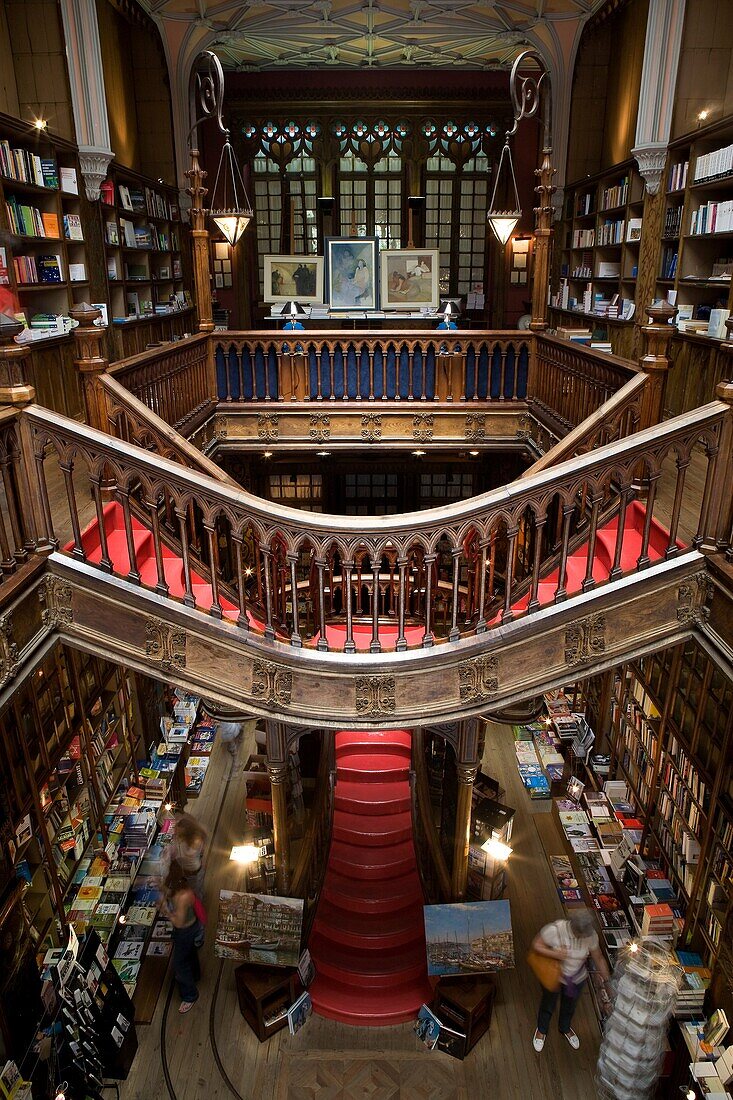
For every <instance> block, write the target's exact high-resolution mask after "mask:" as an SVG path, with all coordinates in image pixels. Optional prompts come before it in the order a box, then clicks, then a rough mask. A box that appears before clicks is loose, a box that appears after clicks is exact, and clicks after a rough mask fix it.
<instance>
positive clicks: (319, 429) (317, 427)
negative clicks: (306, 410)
mask: <svg viewBox="0 0 733 1100" xmlns="http://www.w3.org/2000/svg"><path fill="white" fill-rule="evenodd" d="M308 434H309V435H310V437H311V439H313V440H315V442H316V443H325V442H326V440H328V439H330V438H331V417H330V416H326V415H325V414H324V413H315V414H314V415H312V416H311V418H310V429H309V432H308Z"/></svg>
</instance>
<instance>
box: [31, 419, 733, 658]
mask: <svg viewBox="0 0 733 1100" xmlns="http://www.w3.org/2000/svg"><path fill="white" fill-rule="evenodd" d="M21 417H22V419H23V420H24V421H25V424H26V429H25V430H26V432H27V433H28V447H27V448H26V450H25V453H26V454H30V453H31V451H32V454H33V456H34V461H35V469H32V470H28V469H27V467H26V466H25V465H23V469H22V470H21V471H20V476H21V477H22V478H29V477H33V478H37V481H36V484H35V485H34V486H32V495H33V496H34V498H35V500H36V501H37V513H38V519H37V526H38V528H39V531H40V537H41V539H47V540H48V541H49V542H51V543H52V544H56V541H57V540H56V534H55V531H57V530H61V529H68V530H70V531H71V532H72V539H71V541H70V543H69V544H68V545H67V546H66V547H64V548H62V549H63V552H64V553H66V554H68V555H70V556H71V557H72V558H74V559H76V560H78V561H81V562H89V563H90V564H92V565H94V566H96V567H98V568H99V569H101V570H102V571H103V572H106V573H114V574H115V575H117V576H119V577H122V578H123V579H127V580H129V581H131V582H132V583H135V584H144V585H145V586H146V587H149V588H151V589H153V590H154V591H155V592H156V593H158V594H159V595H160V596H162V597H164V598H166V599H171V600H173V599H175V600H180V601H182V602H183V603H184V604H185V605H187V606H189V607H193V606H196V605H199V606H203V607H204V609H206V610H208V612H209V613H210V614H211V615H212V616H215V617H217V618H221V617H222V616H226V617H227V618H230V619H231V620H232V621H234V622H236V624H237V625H238V626H239V627H240V629H242V630H253V631H256V632H259V633H261V634H263V635H264V637H265V638H268V639H274V638H278V639H280V640H281V641H285V642H289V643H290V644H291V645H292V646H296V647H298V646H310V647H315V648H317V649H319V650H329V649H335V650H339V651H343V652H347V653H349V652H354V651H355V650H359V649H361V650H364V649H368V650H369V651H370V652H372V653H380V652H383V651H385V650H391V649H396V650H404V649H407V648H408V647H411V646H423V647H429V646H432V645H433V644H435V642H440V641H446V640H451V641H454V640H457V639H458V638H460V637H461V636H463V635H467V634H474V633H482V632H484V631H488V630H492V629H494V628H495V627H498V626H500V625H501V624H503V623H507V622H509V621H511V620H512V619H514V618H516V617H517V616H519V615H531V614H533V613H534V612H536V611H537V610H539V608H540V607H542V606H547V605H548V604H552V603H558V602H561V601H563V600H565V599H567V598H568V596H569V595H572V594H575V593H576V592H581V591H582V592H588V591H590V590H592V589H594V588H596V587H597V586H599V585H601V584H603V583H606V582H608V581H613V580H615V579H617V578H619V577H622V576H629V575H632V574H635V573H638V572H641V571H643V570H644V569H646V568H647V567H648V566H649V565H650V564H651V563H652V562H653V561H657V560H665V559H668V558H671V557H674V556H676V555H677V554H679V553H681V552H682V551H683V550H684V549H686V548H689V547H699V546H701V545H705V546H709V547H713V546H716V545H718V546H719V545H727V542H726V540H727V539H728V537H729V534H730V518H731V517H730V500H729V489H728V486H727V479H728V476H729V472H730V461H731V454H730V452H731V440H730V434H731V432H730V411H729V407H728V405H726V404H725V403H724V402H717V401H716V402H712V403H711V404H709V405H706V406H704V407H703V408H701V409H698V410H695V411H694V412H692V413H688V414H685V415H684V416H680V417H677V418H675V419H674V420H670V421H667V422H665V423H664V424H661V425H656V426H654V427H651V428H647V429H645V430H644V431H641V432H639V433H637V434H636V435H634V436H631V437H629V438H627V439H624V440H618V441H616V442H613V443H610V444H606V445H605V446H603V447H599V448H597V449H595V450H593V451H591V452H589V453H588V454H587V455H585V456H584V458H583V463H582V465H581V466H580V468H579V467H578V464H577V462H575V461H574V460H572V459H571V460H569V461H565V462H562V463H560V464H559V465H557V466H554V467H553V468H551V469H549V470H544V471H541V472H540V473H538V474H536V475H534V476H532V477H529V478H527V479H525V480H521V481H518V482H515V483H513V484H511V485H507V486H504V487H502V488H500V489H496V490H493V491H492V492H490V493H486V494H483V495H482V496H478V497H474V498H472V499H469V500H466V501H462V502H458V503H455V504H451V505H449V506H446V507H442V508H433V509H429V510H426V511H423V512H420V513H416V514H409V515H408V514H405V515H397V516H378V517H362V516H358V517H357V516H354V517H343V516H331V515H320V514H316V513H309V512H303V511H297V510H295V509H291V508H287V507H284V506H282V505H278V504H275V503H273V502H270V501H265V500H261V499H259V498H257V497H253V496H251V495H250V494H248V493H246V492H245V491H244V490H240V489H235V488H233V487H231V486H229V485H226V484H221V483H219V482H216V481H214V480H213V479H212V478H210V477H207V476H206V475H204V474H202V473H201V472H199V471H196V470H191V469H185V468H184V467H182V466H180V465H178V464H177V463H174V462H171V461H169V460H167V459H165V458H162V457H160V456H157V455H151V454H149V453H148V452H146V451H144V450H142V449H140V448H138V447H135V446H132V445H130V444H128V443H125V442H123V441H121V440H115V439H112V438H110V437H108V436H106V435H104V434H103V433H101V432H98V431H95V430H93V429H91V428H89V427H87V426H80V425H79V424H77V423H75V422H73V421H69V420H67V419H66V418H64V417H62V416H59V415H58V414H55V413H51V412H49V411H48V410H45V409H43V408H40V407H39V406H35V405H33V406H30V407H28V408H27V409H25V410H23V412H22V414H21ZM721 441H722V443H723V446H722V448H721ZM699 445H702V448H703V450H704V454H705V463H706V471H705V476H704V478H703V479H702V482H701V483H700V484H698V482H697V481H696V483H695V485H693V484H692V483H690V484H688V485H686V482H685V479H686V473H687V469H688V466H689V463H690V456H691V454H692V450H693V448H696V447H698V446H699ZM52 450H53V451H55V452H56V455H57V457H58V461H59V465H60V468H61V470H62V472H63V476H64V487H65V493H64V494H63V495H60V494H58V493H56V494H55V496H54V498H53V499H52V496H51V494H50V493H49V490H48V486H47V482H46V479H45V471H44V463H45V460H46V457H47V455H48V454H49V452H50V451H52ZM662 489H664V493H665V500H666V502H667V510H668V514H669V515H671V522H670V523H669V525H668V529H666V528H663V527H662V526H661V525H660V524H659V523H658V522H657V519H656V518H655V513H656V512H657V511H658V497H659V496H660V493H661V491H662ZM87 494H88V496H87ZM103 494H104V495H103ZM683 498H684V504H685V515H684V522H683V516H682V503H683ZM77 499H92V500H93V501H94V508H95V514H96V518H97V534H96V543H95V538H94V533H93V532H91V533H88V534H87V535H85V536H83V534H82V523H81V521H80V517H79V511H78V505H77ZM105 499H106V500H107V501H110V502H114V503H116V504H118V505H119V515H120V516H121V517H122V518H121V520H120V521H119V523H118V529H119V530H121V529H122V528H124V534H125V538H124V539H122V540H121V541H120V540H119V539H117V540H115V549H114V550H112V549H111V548H110V544H109V543H110V541H111V540H110V539H109V537H108V527H109V524H110V512H109V508H110V506H111V505H107V506H106V509H107V510H106V511H105V504H104V500H105ZM131 501H134V502H135V506H136V507H135V509H134V510H135V512H136V513H137V515H144V516H147V517H148V521H147V524H146V526H147V528H148V535H147V536H146V539H147V544H148V548H147V550H143V549H142V543H141V541H140V538H139V536H140V532H139V531H137V534H136V532H135V531H134V530H133V522H132V517H133V509H132V505H131ZM167 537H168V541H167V542H166V538H167ZM171 539H177V540H178V546H179V547H180V553H179V557H178V559H177V561H176V562H175V563H172V562H171V559H170V550H168V551H167V552H164V551H165V548H166V546H170V544H171V543H170V540H171ZM143 554H144V555H145V556H146V562H145V563H143V562H141V560H140V559H141V557H142V556H143ZM197 556H198V558H199V559H200V560H201V561H203V562H204V563H205V564H206V565H208V571H209V577H208V578H207V582H208V580H209V579H210V585H209V584H208V583H207V584H206V585H203V586H202V585H201V578H200V577H197V576H196V575H195V571H194V570H193V568H192V565H191V561H192V559H194V560H196V557H197ZM143 564H145V565H146V566H147V568H145V569H143V568H141V566H142V565H143Z"/></svg>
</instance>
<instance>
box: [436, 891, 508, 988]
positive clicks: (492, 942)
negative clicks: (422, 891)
mask: <svg viewBox="0 0 733 1100" xmlns="http://www.w3.org/2000/svg"><path fill="white" fill-rule="evenodd" d="M423 913H424V915H425V940H426V944H427V953H428V974H430V975H439V974H441V975H445V974H487V973H493V972H494V971H496V970H511V969H512V968H513V966H514V936H513V933H512V917H511V912H510V909H509V902H508V901H469V902H460V903H456V904H455V905H426V906H424V908H423Z"/></svg>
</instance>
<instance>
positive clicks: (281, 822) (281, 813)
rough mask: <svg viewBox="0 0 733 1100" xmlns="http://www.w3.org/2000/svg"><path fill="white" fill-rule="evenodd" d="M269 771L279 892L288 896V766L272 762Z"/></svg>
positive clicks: (282, 895)
mask: <svg viewBox="0 0 733 1100" xmlns="http://www.w3.org/2000/svg"><path fill="white" fill-rule="evenodd" d="M267 771H268V774H269V777H270V790H271V793H272V832H273V836H272V841H273V845H274V847H275V872H276V875H277V892H278V894H280V896H281V897H284V896H287V893H288V890H289V889H290V837H289V836H288V787H287V783H288V766H287V764H270V763H269V762H268V765H267Z"/></svg>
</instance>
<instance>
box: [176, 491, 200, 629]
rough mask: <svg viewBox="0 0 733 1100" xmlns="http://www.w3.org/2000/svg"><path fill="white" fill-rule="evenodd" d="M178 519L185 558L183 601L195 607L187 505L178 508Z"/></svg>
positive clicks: (188, 605) (182, 553) (182, 552)
mask: <svg viewBox="0 0 733 1100" xmlns="http://www.w3.org/2000/svg"><path fill="white" fill-rule="evenodd" d="M176 519H177V520H178V531H179V537H180V540H181V557H182V559H183V587H184V593H183V602H184V604H185V606H186V607H195V606H196V599H195V597H194V594H193V587H192V585H191V558H190V553H189V547H188V531H187V519H188V510H187V508H186V506H185V505H184V506H183V507H182V508H180V507H178V508H176Z"/></svg>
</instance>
